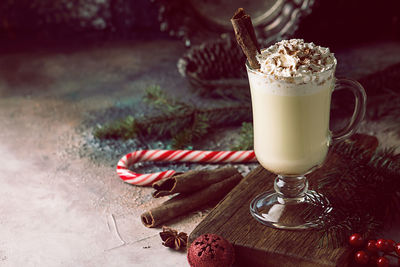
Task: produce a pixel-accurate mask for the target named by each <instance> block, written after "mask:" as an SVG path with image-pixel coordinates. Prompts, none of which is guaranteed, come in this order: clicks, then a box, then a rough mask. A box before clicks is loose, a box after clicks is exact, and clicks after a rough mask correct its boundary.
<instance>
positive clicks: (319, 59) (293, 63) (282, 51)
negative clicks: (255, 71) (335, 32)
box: [257, 39, 336, 82]
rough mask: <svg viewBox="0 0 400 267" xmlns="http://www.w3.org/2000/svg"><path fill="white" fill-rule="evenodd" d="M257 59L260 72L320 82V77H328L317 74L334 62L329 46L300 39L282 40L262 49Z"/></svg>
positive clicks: (303, 80)
mask: <svg viewBox="0 0 400 267" xmlns="http://www.w3.org/2000/svg"><path fill="white" fill-rule="evenodd" d="M257 60H258V62H259V63H260V65H261V68H260V70H259V71H261V72H262V73H265V74H269V75H273V76H275V78H277V79H285V80H288V79H287V78H296V77H302V78H303V79H300V80H302V82H309V81H317V82H321V79H325V78H328V77H319V75H318V74H320V73H323V72H324V71H326V70H329V69H332V68H333V67H334V66H335V64H336V59H335V57H334V55H333V53H331V52H330V51H329V48H325V47H321V46H317V45H315V44H314V43H305V42H304V40H302V39H290V40H282V41H280V42H278V43H276V44H274V45H272V46H270V47H268V48H267V49H264V50H262V52H261V54H259V55H257ZM331 75H333V73H330V74H329V76H331ZM289 80H290V79H289Z"/></svg>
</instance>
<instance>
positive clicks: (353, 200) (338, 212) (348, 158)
mask: <svg viewBox="0 0 400 267" xmlns="http://www.w3.org/2000/svg"><path fill="white" fill-rule="evenodd" d="M333 150H334V151H335V152H336V153H338V154H339V155H340V156H341V158H342V162H345V164H346V168H343V167H341V166H340V164H339V165H338V166H337V167H336V168H335V169H333V170H331V171H330V172H328V173H326V174H325V175H324V176H323V177H321V178H320V179H319V180H318V182H317V184H318V187H319V189H318V191H319V192H321V193H323V195H325V198H323V197H321V198H315V199H312V201H313V203H314V204H315V206H316V207H320V208H323V207H326V206H327V205H329V207H331V208H332V211H331V212H330V213H328V214H325V218H324V219H323V222H324V223H323V224H321V229H320V233H321V235H322V239H321V242H322V243H323V244H326V243H327V244H329V245H331V246H334V247H337V246H341V245H344V244H345V242H346V241H347V237H348V236H349V235H351V234H352V233H354V232H359V233H364V235H365V237H367V238H368V237H370V236H371V235H374V234H375V233H377V232H378V231H379V230H380V229H381V228H382V226H383V225H384V224H390V223H392V222H394V221H396V220H397V219H398V218H399V214H398V212H396V211H398V210H400V155H399V154H395V153H394V149H393V148H392V149H386V150H377V151H376V152H375V153H374V154H372V155H371V152H368V151H362V150H361V149H360V148H358V147H356V146H354V145H353V144H351V143H350V144H349V143H347V142H342V143H339V144H337V145H335V146H334V147H333ZM338 192H340V194H338ZM327 199H329V202H328V201H327ZM307 212H309V213H310V210H305V211H304V214H305V215H306V216H311V215H312V214H311V215H310V214H307Z"/></svg>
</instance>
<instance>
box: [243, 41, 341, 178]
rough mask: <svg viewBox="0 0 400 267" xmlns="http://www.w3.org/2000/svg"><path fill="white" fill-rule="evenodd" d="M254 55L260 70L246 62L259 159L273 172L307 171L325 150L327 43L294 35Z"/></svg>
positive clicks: (330, 78) (330, 62) (330, 74)
mask: <svg viewBox="0 0 400 267" xmlns="http://www.w3.org/2000/svg"><path fill="white" fill-rule="evenodd" d="M258 61H259V63H260V65H261V68H260V69H258V70H254V69H251V68H250V67H249V66H247V70H248V76H249V82H250V89H251V97H252V107H253V125H254V149H255V153H256V156H257V159H258V161H259V162H260V164H261V165H262V166H263V167H264V168H266V169H268V170H270V171H271V172H274V173H277V174H281V175H302V174H305V173H307V172H309V171H310V170H311V169H313V168H314V167H317V166H320V165H321V164H322V163H323V161H324V159H325V158H326V155H327V152H328V147H329V143H330V138H331V135H330V131H329V113H330V102H331V93H332V91H333V88H334V83H335V82H334V72H335V66H336V59H335V58H334V56H333V54H332V53H330V52H329V49H328V48H323V47H319V46H316V45H314V44H313V43H305V42H304V41H303V40H300V39H292V40H284V41H281V42H279V43H277V44H275V45H273V46H271V47H269V48H267V49H265V50H263V51H262V53H261V55H259V57H258Z"/></svg>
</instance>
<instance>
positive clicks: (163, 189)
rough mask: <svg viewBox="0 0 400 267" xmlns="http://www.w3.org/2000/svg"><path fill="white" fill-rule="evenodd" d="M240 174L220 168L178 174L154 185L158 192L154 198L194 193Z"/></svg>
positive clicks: (230, 168)
mask: <svg viewBox="0 0 400 267" xmlns="http://www.w3.org/2000/svg"><path fill="white" fill-rule="evenodd" d="M235 174H239V172H238V171H237V170H236V169H235V168H234V167H227V168H220V169H215V170H211V171H210V170H192V171H188V172H186V173H183V174H178V175H175V176H172V177H170V178H167V179H163V180H160V181H158V182H156V183H154V184H153V188H154V189H155V190H156V191H155V192H153V197H155V198H157V197H163V196H167V195H173V194H175V193H189V192H194V191H197V190H200V189H203V188H204V187H207V186H209V185H210V184H214V183H217V182H220V181H222V180H224V179H225V178H227V177H231V176H233V175H235Z"/></svg>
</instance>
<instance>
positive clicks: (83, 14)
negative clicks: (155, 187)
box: [0, 0, 400, 47]
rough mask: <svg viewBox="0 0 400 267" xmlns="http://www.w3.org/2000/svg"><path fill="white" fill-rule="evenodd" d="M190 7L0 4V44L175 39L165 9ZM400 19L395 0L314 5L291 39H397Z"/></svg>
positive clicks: (48, 0)
mask: <svg viewBox="0 0 400 267" xmlns="http://www.w3.org/2000/svg"><path fill="white" fill-rule="evenodd" d="M188 2H190V1H184V0H170V1H167V0H155V1H150V0H2V1H1V3H0V40H1V42H2V44H3V46H4V45H10V44H12V45H18V44H21V41H24V43H25V44H26V41H32V42H43V41H46V42H65V43H68V42H74V41H80V42H81V41H90V42H92V41H105V40H107V41H109V40H121V39H130V40H132V39H143V38H160V37H161V38H169V37H170V35H172V36H175V37H176V36H177V35H179V33H177V32H176V29H174V28H173V26H172V28H171V23H169V24H166V23H164V24H163V23H162V22H163V20H168V18H166V16H167V15H168V14H166V13H165V9H166V6H172V7H173V12H170V14H169V15H170V16H182V17H183V20H184V19H185V18H184V17H185V16H186V17H187V16H191V14H190V13H189V14H188V12H187V10H186V11H184V10H183V9H185V6H186V5H187V3H188ZM204 2H207V1H206V0H204ZM180 8H182V12H180V11H181V10H179V9H180ZM399 14H400V1H399V0H383V1H376V0H316V1H315V4H314V7H313V12H312V13H311V15H309V16H308V17H307V18H305V19H304V20H302V21H301V23H300V25H299V29H298V31H297V32H296V35H295V36H296V37H302V38H305V39H306V40H313V41H314V42H316V43H319V44H321V45H325V46H330V47H332V46H343V45H347V44H354V43H357V42H366V41H371V40H377V39H399V36H400V16H399ZM193 15H195V14H193ZM172 19H173V18H172ZM160 20H161V23H160ZM164 22H165V21H164ZM168 26H169V27H168ZM160 28H162V30H163V31H160ZM192 30H193V29H192Z"/></svg>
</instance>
